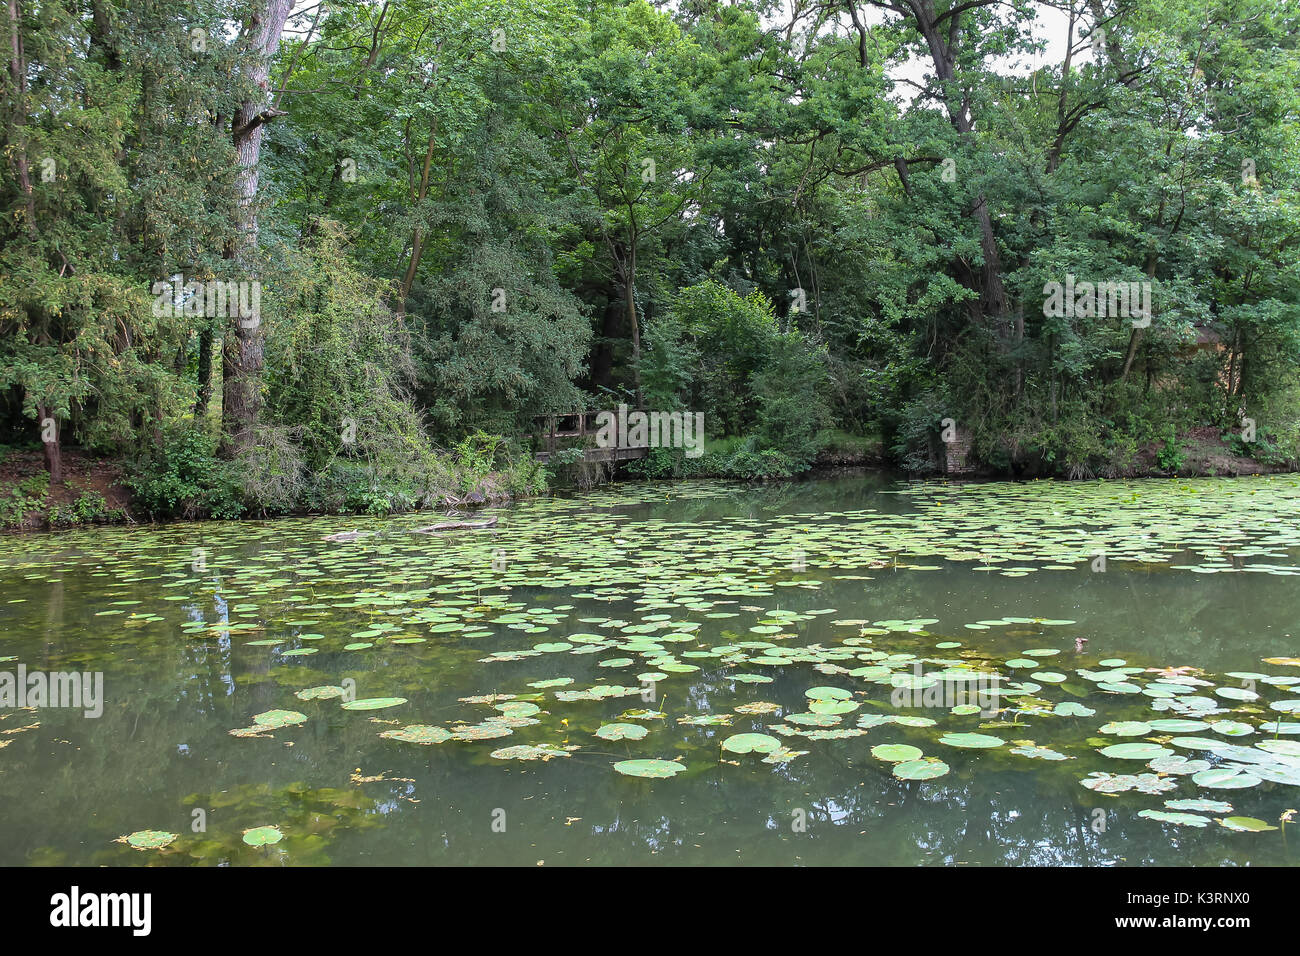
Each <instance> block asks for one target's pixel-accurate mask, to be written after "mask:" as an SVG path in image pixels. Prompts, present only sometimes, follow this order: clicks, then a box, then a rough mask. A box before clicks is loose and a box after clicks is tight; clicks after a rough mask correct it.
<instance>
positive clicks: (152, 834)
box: [118, 830, 177, 850]
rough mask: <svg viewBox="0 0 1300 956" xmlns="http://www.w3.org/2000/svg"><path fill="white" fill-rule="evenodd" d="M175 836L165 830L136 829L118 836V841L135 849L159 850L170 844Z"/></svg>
mask: <svg viewBox="0 0 1300 956" xmlns="http://www.w3.org/2000/svg"><path fill="white" fill-rule="evenodd" d="M176 837H177V834H175V833H168V832H167V831H166V830H136V831H135V832H134V833H128V834H127V835H126V836H124V837H118V842H119V843H125V844H127V846H130V847H134V848H135V849H137V850H161V849H162V848H163V847H165V846H168V845H170V844H171V843H172V841H173V840H175V839H176Z"/></svg>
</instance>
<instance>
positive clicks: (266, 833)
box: [244, 826, 284, 846]
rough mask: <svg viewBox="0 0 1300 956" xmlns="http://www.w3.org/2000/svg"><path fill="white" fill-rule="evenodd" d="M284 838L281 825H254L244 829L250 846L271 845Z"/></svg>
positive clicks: (245, 838)
mask: <svg viewBox="0 0 1300 956" xmlns="http://www.w3.org/2000/svg"><path fill="white" fill-rule="evenodd" d="M283 839H284V834H283V833H281V832H280V828H279V827H272V826H267V827H254V828H253V829H251V830H245V831H244V842H245V843H247V844H248V845H249V846H270V845H271V844H273V843H279V842H280V841H281V840H283Z"/></svg>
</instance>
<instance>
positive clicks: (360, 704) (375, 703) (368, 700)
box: [343, 697, 406, 710]
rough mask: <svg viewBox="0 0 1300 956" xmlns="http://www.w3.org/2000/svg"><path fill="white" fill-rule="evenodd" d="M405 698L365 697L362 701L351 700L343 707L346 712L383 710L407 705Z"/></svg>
mask: <svg viewBox="0 0 1300 956" xmlns="http://www.w3.org/2000/svg"><path fill="white" fill-rule="evenodd" d="M405 703H406V698H405V697H364V698H362V699H361V700H350V701H348V702H347V703H345V704H344V705H343V709H344V710H383V709H384V708H386V707H396V706H397V705H398V704H405Z"/></svg>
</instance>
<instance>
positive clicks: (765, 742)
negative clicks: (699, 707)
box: [722, 734, 781, 754]
mask: <svg viewBox="0 0 1300 956" xmlns="http://www.w3.org/2000/svg"><path fill="white" fill-rule="evenodd" d="M780 746H781V741H779V740H777V739H776V738H775V737H771V736H768V735H767V734H733V735H732V736H730V737H728V738H727V739H726V740H724V741H723V742H722V749H723V750H725V751H727V752H728V753H733V754H748V753H758V754H770V753H772V752H774V751H775V750H776V749H777V748H779V747H780Z"/></svg>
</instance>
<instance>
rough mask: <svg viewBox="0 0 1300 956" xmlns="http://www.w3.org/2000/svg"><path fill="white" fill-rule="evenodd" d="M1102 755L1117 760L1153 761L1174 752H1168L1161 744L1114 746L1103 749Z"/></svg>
mask: <svg viewBox="0 0 1300 956" xmlns="http://www.w3.org/2000/svg"><path fill="white" fill-rule="evenodd" d="M1100 753H1101V755H1102V756H1103V757H1114V758H1116V759H1117V760H1152V759H1154V758H1156V757H1164V756H1167V755H1169V754H1172V753H1173V751H1172V750H1166V749H1165V748H1164V747H1161V746H1160V745H1159V744H1112V745H1111V746H1109V747H1102V748H1101V751H1100Z"/></svg>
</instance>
